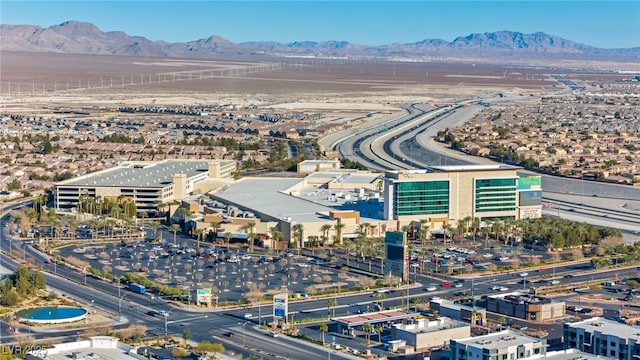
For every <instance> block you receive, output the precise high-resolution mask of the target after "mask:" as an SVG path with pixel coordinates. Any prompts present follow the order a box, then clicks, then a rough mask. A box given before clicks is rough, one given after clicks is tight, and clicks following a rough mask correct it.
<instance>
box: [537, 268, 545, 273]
mask: <svg viewBox="0 0 640 360" xmlns="http://www.w3.org/2000/svg"><path fill="white" fill-rule="evenodd" d="M537 271H538V272H539V273H540V272H541V273H542V272H545V271H547V270H546V269H538V270H537Z"/></svg>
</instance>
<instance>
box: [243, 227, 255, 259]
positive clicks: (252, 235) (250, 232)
mask: <svg viewBox="0 0 640 360" xmlns="http://www.w3.org/2000/svg"><path fill="white" fill-rule="evenodd" d="M245 227H246V229H247V240H248V241H249V252H253V240H254V239H255V237H256V234H255V233H254V232H253V231H254V230H255V229H256V223H255V222H253V221H252V222H250V223H248V224H247V225H246V226H245Z"/></svg>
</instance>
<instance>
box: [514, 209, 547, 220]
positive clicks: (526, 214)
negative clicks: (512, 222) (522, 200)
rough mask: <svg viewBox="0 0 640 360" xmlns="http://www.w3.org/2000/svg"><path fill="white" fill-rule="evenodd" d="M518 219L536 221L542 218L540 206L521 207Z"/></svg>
mask: <svg viewBox="0 0 640 360" xmlns="http://www.w3.org/2000/svg"><path fill="white" fill-rule="evenodd" d="M519 210H520V219H536V218H539V217H542V206H521V207H520V209H519Z"/></svg>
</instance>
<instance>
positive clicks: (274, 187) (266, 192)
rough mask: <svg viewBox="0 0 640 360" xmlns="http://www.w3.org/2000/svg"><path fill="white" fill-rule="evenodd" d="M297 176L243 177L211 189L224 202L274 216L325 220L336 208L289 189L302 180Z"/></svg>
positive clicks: (307, 220)
mask: <svg viewBox="0 0 640 360" xmlns="http://www.w3.org/2000/svg"><path fill="white" fill-rule="evenodd" d="M300 182H301V179H297V178H262V177H260V178H251V177H247V178H243V179H240V180H238V181H236V182H235V183H233V184H229V185H227V186H224V187H223V188H222V189H220V190H218V191H216V192H214V193H211V195H212V196H213V197H215V198H218V199H219V200H221V201H222V202H224V203H233V204H235V205H236V206H240V207H243V208H246V209H259V211H260V212H261V213H263V214H265V215H268V216H271V217H272V218H274V219H290V220H289V221H290V222H314V221H325V220H327V219H328V218H329V217H328V216H329V212H330V211H333V210H334V209H333V208H330V207H327V206H323V205H320V204H316V203H314V202H312V201H308V200H303V199H301V198H298V197H296V196H293V191H291V193H288V192H287V191H289V189H291V188H292V187H293V186H295V185H297V184H299V183H300Z"/></svg>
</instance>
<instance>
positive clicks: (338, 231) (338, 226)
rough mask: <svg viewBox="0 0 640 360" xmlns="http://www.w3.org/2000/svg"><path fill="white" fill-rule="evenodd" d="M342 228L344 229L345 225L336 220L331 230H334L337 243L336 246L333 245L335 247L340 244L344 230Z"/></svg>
mask: <svg viewBox="0 0 640 360" xmlns="http://www.w3.org/2000/svg"><path fill="white" fill-rule="evenodd" d="M344 227H345V225H344V224H343V223H341V222H340V220H339V219H338V223H337V224H335V225H334V226H333V228H334V229H335V230H336V242H337V244H335V245H340V244H342V230H343V229H344Z"/></svg>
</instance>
